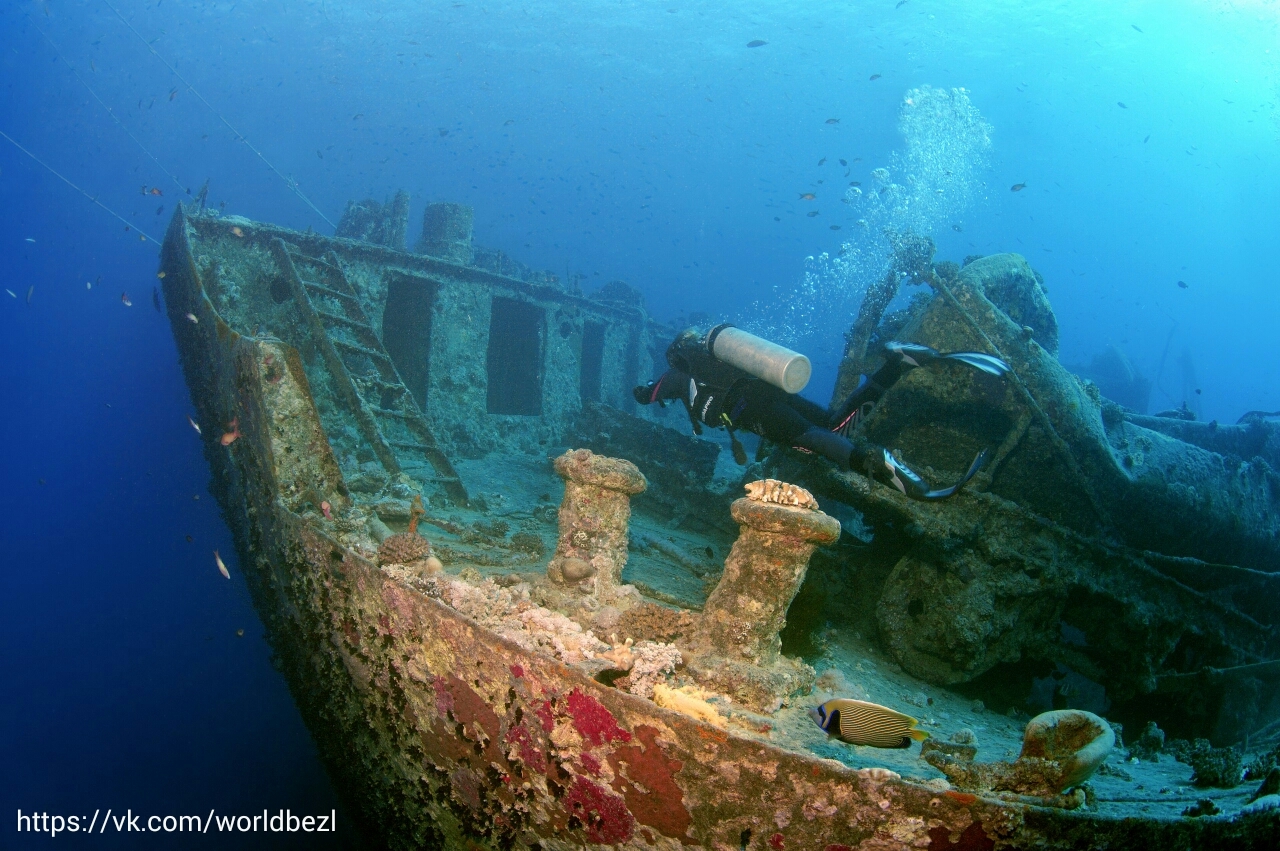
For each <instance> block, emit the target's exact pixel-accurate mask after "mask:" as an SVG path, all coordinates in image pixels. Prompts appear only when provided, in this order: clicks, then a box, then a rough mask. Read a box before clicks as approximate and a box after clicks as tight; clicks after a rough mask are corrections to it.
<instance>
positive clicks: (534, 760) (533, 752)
mask: <svg viewBox="0 0 1280 851" xmlns="http://www.w3.org/2000/svg"><path fill="white" fill-rule="evenodd" d="M506 738H507V744H509V745H515V746H516V752H517V756H518V757H519V759H520V761H521V762H523V763H524V764H525V765H526V766H528V767H529V768H530V769H531V770H533V771H536V772H537V773H539V774H546V773H547V757H546V754H544V753H543V752H542V749H541V748H540V747H538V746H537V745H536V744H535V743H534V741H533V734H532V733H530V732H529V728H528V727H526V726H524V725H523V724H517V725H516V726H514V727H512V728H511V729H510V730H508V731H507V737H506Z"/></svg>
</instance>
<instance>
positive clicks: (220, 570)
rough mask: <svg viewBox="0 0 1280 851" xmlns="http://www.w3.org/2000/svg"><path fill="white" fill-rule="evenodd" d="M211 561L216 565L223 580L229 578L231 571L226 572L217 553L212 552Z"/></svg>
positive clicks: (215, 551) (225, 567) (224, 565)
mask: <svg viewBox="0 0 1280 851" xmlns="http://www.w3.org/2000/svg"><path fill="white" fill-rule="evenodd" d="M213 560H214V561H215V562H217V563H218V572H219V573H221V574H222V577H223V578H224V579H230V578H231V571H229V570H227V566H226V564H224V563H223V561H222V556H220V555H218V551H217V550H214V551H213Z"/></svg>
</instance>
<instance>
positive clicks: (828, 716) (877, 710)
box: [809, 697, 929, 748]
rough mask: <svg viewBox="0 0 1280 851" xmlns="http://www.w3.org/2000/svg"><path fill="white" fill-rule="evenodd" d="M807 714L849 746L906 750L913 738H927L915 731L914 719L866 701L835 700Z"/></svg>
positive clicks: (916, 721) (924, 733)
mask: <svg viewBox="0 0 1280 851" xmlns="http://www.w3.org/2000/svg"><path fill="white" fill-rule="evenodd" d="M809 714H810V715H811V716H812V717H813V720H814V721H816V722H817V723H818V726H819V727H821V728H822V729H824V730H826V731H827V733H828V734H829V735H832V736H836V737H838V738H839V739H841V740H842V741H845V742H848V743H849V744H851V745H870V746H871V747H873V748H908V747H911V740H912V739H915V740H916V741H917V742H923V741H924V740H925V739H927V738H929V734H928V733H926V732H925V731H924V730H917V729H916V725H917V724H919V723H920V722H919V721H918V720H917V719H915V718H912V717H911V716H910V715H903V714H902V713H901V712H896V711H894V710H892V709H890V708H889V707H887V706H881V705H880V704H878V703H869V702H867V701H865V700H853V699H851V698H844V697H838V698H836V699H835V700H828V701H827V702H826V703H823V704H821V705H820V706H817V707H814V708H813V709H811V710H809Z"/></svg>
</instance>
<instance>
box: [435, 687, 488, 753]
mask: <svg viewBox="0 0 1280 851" xmlns="http://www.w3.org/2000/svg"><path fill="white" fill-rule="evenodd" d="M434 685H435V689H436V706H437V708H440V709H442V710H443V711H444V712H451V713H452V717H453V720H454V721H456V722H458V723H459V724H462V725H463V726H464V727H466V728H467V732H468V734H469V735H470V736H471V738H472V741H479V740H480V739H481V738H485V739H488V740H489V741H493V739H494V738H495V737H496V736H497V733H498V730H499V729H500V724H499V722H498V716H497V715H495V714H494V712H493V709H491V708H490V707H489V704H488V703H485V700H484V698H483V697H481V696H480V695H478V694H476V693H475V691H473V690H472V688H471V686H469V685H467V684H466V683H464V682H463V681H462V680H460V679H458V678H457V677H455V676H453V675H452V674H450V675H449V676H448V677H436V678H435V681H434ZM442 691H443V695H442ZM441 714H443V712H442V713H441Z"/></svg>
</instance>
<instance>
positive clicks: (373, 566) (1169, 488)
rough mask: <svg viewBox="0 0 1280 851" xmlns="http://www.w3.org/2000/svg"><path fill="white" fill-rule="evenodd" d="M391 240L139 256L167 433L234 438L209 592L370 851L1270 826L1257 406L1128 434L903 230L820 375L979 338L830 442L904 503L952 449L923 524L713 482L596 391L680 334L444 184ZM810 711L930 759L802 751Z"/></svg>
mask: <svg viewBox="0 0 1280 851" xmlns="http://www.w3.org/2000/svg"><path fill="white" fill-rule="evenodd" d="M407 230H408V198H407V196H406V195H404V194H403V193H402V194H399V195H397V196H396V197H395V198H394V199H393V200H392V201H391V202H390V203H388V204H386V205H382V204H378V203H376V202H372V201H366V202H361V203H358V204H352V205H350V206H349V208H348V210H347V214H346V215H345V216H344V218H343V220H342V223H341V225H340V226H339V228H338V235H337V236H335V237H326V236H321V235H318V234H315V233H311V232H306V233H303V232H298V231H293V230H288V229H285V228H281V227H276V226H273V225H270V224H263V223H257V222H252V221H249V220H247V219H243V218H239V217H232V216H219V215H217V214H215V213H214V212H213V211H206V210H203V209H197V208H180V209H179V210H178V212H177V213H176V214H175V216H174V218H173V219H172V221H171V223H170V226H169V229H168V232H167V234H166V238H165V241H164V245H163V252H162V269H163V271H164V272H165V275H164V276H163V282H162V285H163V289H164V296H165V305H166V309H167V311H168V315H169V317H170V321H171V325H172V329H173V333H174V337H175V339H176V341H177V345H178V350H179V353H180V357H181V360H182V367H183V371H184V374H185V377H186V381H187V384H188V386H189V389H190V392H191V398H192V402H193V404H194V406H195V408H196V410H197V415H198V419H199V420H200V421H201V422H207V423H230V422H232V421H233V420H234V421H236V422H237V423H238V425H239V429H240V431H241V433H242V434H243V437H242V438H241V439H239V440H236V441H234V442H233V443H231V444H230V445H227V446H224V445H222V444H221V443H220V441H219V440H218V439H217V438H216V436H213V435H214V434H215V432H216V431H217V429H210V428H206V429H205V432H204V433H205V438H204V441H205V443H204V450H205V454H206V457H207V458H208V461H209V464H210V468H211V470H212V474H213V476H212V488H213V490H214V491H215V494H216V496H217V498H218V499H219V502H220V504H221V507H222V510H223V513H224V515H225V517H226V519H227V522H228V525H229V526H230V528H231V531H232V532H233V534H234V536H235V540H236V545H237V551H238V555H239V559H238V563H239V567H240V570H241V571H242V572H243V577H244V580H245V581H246V583H247V584H248V587H249V589H250V590H251V592H252V595H253V599H254V603H255V606H256V608H257V611H258V613H259V616H260V617H261V619H262V621H263V623H264V625H265V627H266V630H267V633H268V637H269V640H270V642H271V645H272V647H273V649H274V651H275V654H276V656H277V658H278V660H279V665H280V668H281V670H282V671H283V673H284V675H285V677H286V679H287V681H288V683H289V686H290V689H291V691H292V693H293V696H294V699H295V700H296V702H297V705H298V707H299V709H300V711H301V713H302V716H303V718H304V720H305V721H306V723H307V725H308V727H309V729H310V730H311V733H312V735H313V736H314V738H315V741H316V743H317V746H318V749H319V752H320V754H321V757H322V759H323V761H324V763H325V765H326V767H327V769H328V771H329V772H330V774H331V776H332V778H333V780H334V785H335V788H337V790H338V791H339V794H340V795H342V796H343V797H344V799H345V801H346V802H347V804H348V806H349V808H350V810H351V812H352V813H353V814H354V815H355V816H356V818H357V819H358V821H359V823H360V829H361V831H362V833H363V834H365V836H366V838H367V839H368V840H369V841H370V844H373V845H376V846H379V847H380V846H385V847H389V848H397V849H408V848H493V849H499V848H502V849H507V848H523V849H535V848H536V849H551V848H566V849H567V848H582V847H615V848H671V849H674V848H688V847H692V848H708V849H712V848H714V849H742V851H749V849H761V851H764V849H770V851H783V849H823V851H849V849H855V848H865V849H871V848H875V849H885V848H930V849H934V851H946V849H991V848H1030V847H1037V848H1047V849H1068V848H1088V847H1101V846H1106V847H1125V848H1131V849H1137V848H1153V849H1154V848H1160V849H1167V848H1182V847H1194V846H1210V845H1212V846H1213V847H1241V848H1259V849H1261V848H1275V847H1280V808H1277V806H1276V805H1277V804H1280V796H1278V795H1277V793H1280V765H1277V762H1280V747H1277V745H1278V743H1280V689H1277V688H1276V680H1277V678H1278V677H1280V662H1277V661H1276V660H1277V659H1278V658H1280V636H1278V635H1277V628H1276V627H1277V614H1280V604H1278V603H1277V598H1278V592H1280V477H1278V475H1277V472H1276V471H1277V469H1280V429H1278V428H1277V426H1276V424H1274V423H1269V422H1266V421H1253V422H1249V423H1245V424H1241V425H1235V426H1231V425H1219V424H1216V423H1195V422H1184V421H1178V420H1170V419H1163V418H1158V417H1147V416H1140V415H1137V414H1134V413H1133V412H1132V411H1129V410H1127V409H1125V408H1123V407H1122V406H1121V405H1119V404H1117V403H1114V402H1111V401H1109V400H1107V399H1106V398H1104V397H1103V396H1102V395H1101V394H1100V393H1099V392H1098V390H1097V388H1096V386H1095V385H1093V384H1091V383H1089V382H1087V381H1083V380H1081V379H1078V378H1076V377H1075V376H1074V375H1072V374H1071V373H1069V372H1068V371H1067V370H1065V369H1064V368H1063V367H1062V366H1061V365H1060V364H1059V363H1058V361H1057V357H1056V352H1057V334H1058V331H1057V325H1056V320H1055V319H1054V316H1053V311H1052V308H1051V306H1050V303H1049V300H1048V297H1047V290H1046V289H1045V286H1044V282H1043V281H1042V280H1041V279H1040V277H1039V275H1038V274H1037V273H1036V272H1035V271H1034V270H1033V269H1032V268H1031V267H1030V266H1029V265H1028V264H1027V262H1026V261H1025V260H1024V259H1023V258H1021V257H1020V256H1018V255H1014V254H1002V255H994V256H989V257H982V258H969V259H968V260H967V261H966V263H965V264H964V265H963V266H962V265H960V264H956V263H950V262H946V261H935V259H934V256H933V255H934V251H933V246H932V243H931V242H929V241H928V240H927V239H916V238H903V239H902V240H901V241H900V244H899V245H898V247H897V252H896V254H895V258H894V264H893V268H892V269H890V270H889V272H888V274H887V275H886V277H885V280H884V282H883V283H882V284H881V285H880V286H879V287H878V288H876V289H874V290H873V292H872V293H871V294H870V295H869V296H868V298H867V300H866V302H865V303H864V305H863V307H862V310H861V313H860V314H859V315H858V316H857V317H850V322H851V327H850V331H849V334H848V335H847V338H848V346H847V350H846V356H845V362H844V364H843V365H842V368H841V375H840V381H839V383H838V386H837V388H836V394H837V396H838V395H840V394H841V393H842V392H843V391H845V390H847V389H848V387H850V386H851V382H853V381H855V380H856V375H857V374H858V373H860V372H867V371H870V370H871V368H873V367H874V365H875V361H876V358H877V351H878V348H877V344H878V343H880V342H883V341H884V340H887V339H891V338H899V339H911V340H916V341H919V342H922V343H926V344H929V345H933V346H935V347H937V348H939V349H944V350H956V349H968V350H981V351H986V352H990V353H992V354H996V355H999V356H1000V357H1003V358H1004V359H1005V360H1006V361H1007V362H1008V363H1009V364H1010V365H1011V366H1012V367H1013V373H1012V375H1011V376H1010V377H1009V378H1008V379H1005V380H1003V381H990V380H987V377H984V376H981V375H975V374H973V373H972V372H966V371H950V370H930V371H928V372H926V371H924V370H917V371H916V372H915V373H912V374H911V375H909V376H908V377H907V378H905V379H903V380H902V381H901V382H899V384H898V385H896V386H895V387H894V388H893V389H892V390H891V391H890V393H889V394H888V395H886V396H885V398H884V399H883V400H882V401H881V403H880V404H879V405H878V406H877V407H876V409H875V410H874V411H873V412H871V413H870V416H868V417H867V418H866V419H865V420H864V421H863V422H862V423H861V424H860V425H859V426H858V428H859V429H861V430H862V431H863V433H864V434H865V435H867V436H868V437H869V438H870V439H873V440H874V441H876V442H877V443H881V444H884V445H886V446H889V447H891V448H893V449H894V450H896V451H901V453H902V454H903V455H904V457H906V458H909V459H910V460H911V462H912V463H913V464H914V465H917V467H918V468H919V469H922V470H923V471H925V473H926V474H927V475H930V476H931V477H934V478H935V479H936V480H943V479H947V478H948V477H952V478H954V477H956V476H957V475H958V474H959V473H960V472H961V471H963V470H964V468H965V467H966V465H967V464H968V460H969V459H970V458H972V457H973V455H974V454H975V453H976V451H977V450H979V449H982V448H984V447H989V448H991V449H992V450H993V453H992V459H991V462H990V463H989V464H988V465H987V467H986V468H985V469H984V470H983V471H982V472H981V473H980V474H979V475H978V477H977V478H976V479H975V480H974V481H973V482H971V483H970V486H968V487H967V488H966V489H965V490H964V491H963V492H962V493H961V494H959V495H958V496H956V497H955V498H953V499H950V500H947V501H945V502H942V503H928V504H926V503H918V502H912V501H909V500H907V499H906V498H905V497H903V496H902V494H900V493H899V492H898V491H896V490H894V489H892V488H889V487H886V486H884V485H880V484H877V483H874V482H872V481H871V480H869V479H867V478H865V477H863V476H861V475H859V474H857V473H850V472H848V471H838V470H836V469H834V467H832V466H831V465H828V464H826V463H825V462H818V461H815V460H814V459H813V458H812V457H806V456H803V455H801V454H799V453H796V452H794V451H792V450H791V449H790V448H788V447H776V446H768V445H762V446H761V447H759V451H758V452H757V456H756V460H755V461H754V462H752V463H751V464H750V465H749V466H748V467H746V468H745V469H742V468H737V467H735V466H733V465H732V462H730V461H728V459H725V458H722V457H721V455H722V454H727V453H721V452H720V447H719V446H718V445H717V444H715V443H712V442H709V441H706V440H698V439H694V438H693V437H690V436H689V435H688V434H687V420H685V419H684V416H683V411H678V412H673V411H667V412H665V413H664V412H659V411H656V410H649V409H644V410H639V409H637V406H635V404H634V402H633V400H632V398H631V393H630V391H631V388H632V386H633V385H635V384H636V383H640V382H643V381H644V380H647V379H648V378H650V377H651V376H652V375H654V374H655V373H656V372H658V371H661V369H662V368H663V353H664V350H665V348H666V345H667V343H668V342H669V340H670V339H671V338H672V336H673V335H674V333H675V332H676V331H677V330H678V329H676V328H673V327H671V326H669V325H667V324H665V323H662V322H659V321H656V320H655V319H654V318H652V317H651V316H650V315H649V314H648V312H647V311H646V309H645V305H644V300H643V297H642V296H641V295H640V294H639V293H638V292H637V291H636V290H634V289H633V288H631V287H630V286H628V285H626V284H625V283H622V282H613V283H610V284H606V285H605V286H604V287H602V288H601V289H599V290H598V291H596V292H594V293H591V294H589V295H588V294H583V293H582V292H581V291H579V289H578V287H577V284H576V282H574V281H567V280H561V279H559V278H557V276H555V275H552V274H549V273H545V272H536V271H534V270H531V269H529V268H527V267H525V266H524V265H522V264H521V263H519V262H517V261H515V260H513V259H512V258H510V257H508V256H507V255H505V254H504V253H502V252H500V251H497V250H493V249H485V248H483V247H480V246H477V245H474V244H473V243H472V239H471V211H470V210H469V209H467V208H465V207H461V206H458V205H450V204H433V205H430V206H429V207H428V208H427V212H426V215H425V218H424V222H423V231H422V235H421V238H420V239H418V240H417V241H416V243H415V248H414V250H413V251H409V250H406V247H405V246H406V236H407ZM911 285H914V286H916V287H917V288H918V289H917V290H916V295H915V297H914V299H913V300H912V302H911V305H910V307H908V308H907V309H905V310H902V311H896V312H889V311H888V310H887V308H888V307H889V305H890V304H891V302H892V301H893V299H894V296H895V295H896V294H897V292H898V290H899V288H900V287H902V286H911ZM188 317H192V318H194V321H192V318H188ZM744 484H751V485H752V487H750V488H749V489H748V491H744V490H743V488H742V486H743V485H744ZM835 697H846V698H856V699H862V700H868V701H873V702H876V703H880V704H884V705H888V706H892V707H895V708H898V709H901V710H903V711H905V712H909V713H911V714H912V715H914V716H918V717H919V721H920V725H921V729H923V730H925V731H927V732H929V734H930V738H929V740H928V741H926V742H925V743H924V746H923V747H919V746H917V747H911V748H906V749H881V748H871V747H865V746H854V745H848V744H845V743H843V742H840V741H838V740H835V739H833V738H831V737H829V736H828V735H827V734H826V733H825V732H824V731H823V730H821V729H819V728H818V727H817V725H815V724H814V722H813V721H812V720H811V719H810V718H809V716H808V710H809V709H810V708H812V707H813V706H815V705H816V704H818V703H820V702H822V701H825V700H829V699H832V698H835ZM1039 710H1049V711H1048V712H1046V713H1044V714H1040V715H1039V716H1038V717H1037V718H1036V719H1034V720H1033V721H1032V722H1031V723H1030V724H1028V723H1027V722H1028V720H1029V718H1030V716H1031V715H1032V714H1035V713H1037V712H1038V711H1039ZM1104 719H1105V720H1104ZM1144 725H1145V726H1144ZM1166 734H1167V736H1168V739H1166ZM1175 739H1178V740H1184V741H1181V742H1175V741H1174V740H1175ZM1246 776H1247V779H1243V781H1242V778H1245V777H1246ZM1257 781H1261V783H1259V782H1257ZM1273 786H1274V787H1275V788H1271V787H1273Z"/></svg>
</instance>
